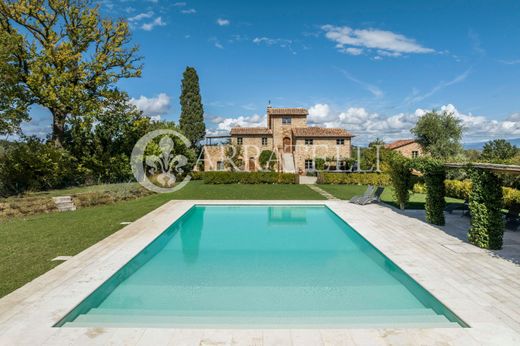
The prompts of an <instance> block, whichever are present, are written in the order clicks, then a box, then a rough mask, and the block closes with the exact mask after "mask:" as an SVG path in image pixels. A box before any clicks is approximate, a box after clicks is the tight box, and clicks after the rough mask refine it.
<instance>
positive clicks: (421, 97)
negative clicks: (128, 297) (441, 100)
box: [405, 68, 471, 104]
mask: <svg viewBox="0 0 520 346" xmlns="http://www.w3.org/2000/svg"><path fill="white" fill-rule="evenodd" d="M470 73H471V68H469V69H467V70H466V71H464V72H463V73H461V74H460V75H458V76H456V77H455V78H453V79H452V80H449V81H447V82H445V81H441V82H440V83H438V84H437V85H436V86H434V87H433V88H432V89H431V90H430V91H428V92H426V93H424V94H419V93H418V92H417V90H414V91H413V93H412V95H411V96H408V97H407V98H406V99H405V103H406V104H413V103H417V102H419V101H422V100H424V99H425V98H428V97H430V96H432V95H433V94H435V93H437V92H438V91H440V90H442V89H444V88H446V87H449V86H451V85H454V84H457V83H460V82H463V81H464V80H466V78H468V76H469V75H470Z"/></svg>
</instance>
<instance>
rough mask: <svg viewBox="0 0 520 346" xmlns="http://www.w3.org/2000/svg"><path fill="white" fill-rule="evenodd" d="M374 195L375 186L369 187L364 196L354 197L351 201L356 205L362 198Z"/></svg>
mask: <svg viewBox="0 0 520 346" xmlns="http://www.w3.org/2000/svg"><path fill="white" fill-rule="evenodd" d="M373 194H374V186H373V185H368V187H367V189H366V190H365V193H364V194H363V195H362V196H353V197H352V198H351V199H350V202H352V203H355V202H356V201H357V200H358V199H361V198H368V197H370V196H372V195H373Z"/></svg>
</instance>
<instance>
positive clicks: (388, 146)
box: [385, 139, 417, 150]
mask: <svg viewBox="0 0 520 346" xmlns="http://www.w3.org/2000/svg"><path fill="white" fill-rule="evenodd" d="M415 142H417V141H416V140H415V139H398V140H397V141H394V142H392V143H388V144H386V145H385V148H386V149H390V150H392V149H397V148H400V147H402V146H405V145H408V144H412V143H415Z"/></svg>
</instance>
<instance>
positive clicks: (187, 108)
mask: <svg viewBox="0 0 520 346" xmlns="http://www.w3.org/2000/svg"><path fill="white" fill-rule="evenodd" d="M180 101H181V117H180V127H181V130H182V132H184V135H185V136H186V137H187V138H188V139H189V140H190V141H191V143H192V145H196V144H197V142H199V141H200V140H201V139H203V138H204V134H205V133H206V125H205V124H204V108H203V106H202V98H201V97H200V88H199V76H197V71H196V70H195V68H193V67H189V66H188V67H186V70H185V71H184V73H183V75H182V85H181V97H180Z"/></svg>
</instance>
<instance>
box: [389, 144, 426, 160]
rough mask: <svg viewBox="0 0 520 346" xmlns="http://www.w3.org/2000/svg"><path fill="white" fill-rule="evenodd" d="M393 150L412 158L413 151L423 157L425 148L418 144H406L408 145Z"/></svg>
mask: <svg viewBox="0 0 520 346" xmlns="http://www.w3.org/2000/svg"><path fill="white" fill-rule="evenodd" d="M393 150H394V151H398V152H400V153H401V154H403V156H406V157H409V158H412V152H413V151H417V153H418V156H422V155H423V154H424V151H423V148H422V147H421V145H420V144H419V143H417V142H414V143H410V144H406V145H403V146H402V147H399V148H395V149H393Z"/></svg>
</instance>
